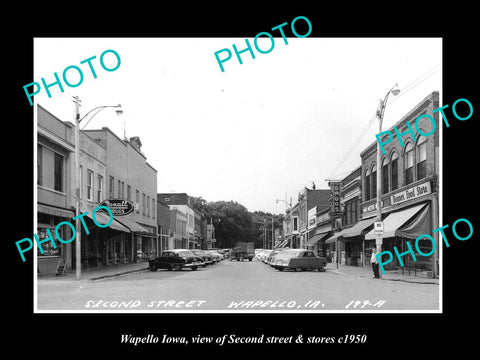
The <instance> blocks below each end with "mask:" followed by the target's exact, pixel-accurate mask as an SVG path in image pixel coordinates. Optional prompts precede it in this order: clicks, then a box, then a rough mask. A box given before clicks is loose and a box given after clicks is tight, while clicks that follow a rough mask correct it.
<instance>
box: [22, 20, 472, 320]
mask: <svg viewBox="0 0 480 360" xmlns="http://www.w3.org/2000/svg"><path fill="white" fill-rule="evenodd" d="M280 20H281V21H280ZM294 20H296V21H294V22H292V19H285V21H288V23H289V24H288V25H287V26H284V27H283V28H282V29H283V32H282V33H280V32H279V29H278V28H277V29H275V28H274V29H270V28H269V27H266V28H265V29H259V32H260V31H262V33H259V36H257V37H248V38H227V37H221V38H154V37H152V38H141V37H139V38H69V37H62V38H49V37H38V38H35V39H34V40H33V43H34V60H33V61H34V78H33V79H32V81H31V83H29V84H28V83H26V84H24V85H25V86H24V87H23V89H24V91H25V106H31V107H32V108H33V113H34V123H35V133H34V136H33V139H32V141H33V142H34V158H35V159H36V166H35V168H34V169H33V172H34V184H32V186H33V188H34V193H35V199H34V209H35V219H34V220H35V224H34V230H35V234H31V237H30V238H26V239H23V240H20V239H18V240H19V241H17V243H16V247H17V249H18V253H19V257H20V258H21V259H23V260H24V261H28V260H25V256H26V255H27V254H28V253H29V252H30V253H33V263H34V266H33V268H34V273H33V274H32V276H33V278H34V312H35V313H69V312H72V313H78V312H86V313H142V312H143V313H145V312H146V313H149V312H152V313H237V312H245V313H356V312H371V313H377V312H378V313H403V312H406V313H416V312H419V313H441V312H442V310H443V306H442V305H443V304H442V279H443V262H442V251H445V250H444V249H443V243H444V240H443V238H442V233H441V231H438V229H439V228H440V227H441V226H442V225H444V224H443V219H442V195H441V194H442V182H441V178H442V165H443V164H442V132H445V131H450V130H449V129H444V128H443V126H442V124H443V123H444V121H445V120H444V116H446V117H448V119H449V121H450V123H452V124H453V123H454V122H455V121H456V118H457V119H460V120H462V117H463V118H466V117H467V116H468V115H469V103H468V100H467V101H465V100H459V101H458V102H457V103H451V104H449V106H448V107H444V106H445V105H446V104H444V103H443V101H442V51H443V49H442V39H441V38H437V37H425V38H422V37H420V38H412V37H410V38H401V37H395V38H393V37H392V38H390V37H378V38H376V37H365V38H361V37H359V38H344V37H335V38H318V37H311V36H309V32H308V30H309V26H308V24H309V22H308V21H307V20H308V19H307V20H305V18H302V17H299V18H295V19H294ZM282 21H283V19H279V23H281V22H282ZM292 23H293V24H294V26H293V25H292V26H291V24H292ZM310 25H311V24H310ZM282 34H284V36H283V35H282ZM442 107H444V108H443V109H442ZM439 109H440V110H439ZM450 226H451V227H452V226H453V224H450ZM455 226H457V229H458V234H459V236H460V237H466V236H467V235H468V226H467V225H466V224H463V223H461V222H460V223H458V224H455ZM454 229H455V228H454ZM450 234H451V232H450V233H449V236H451V237H452V238H453V235H450ZM455 234H456V233H455ZM447 251H448V250H447Z"/></svg>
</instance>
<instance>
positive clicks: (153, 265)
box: [148, 249, 203, 271]
mask: <svg viewBox="0 0 480 360" xmlns="http://www.w3.org/2000/svg"><path fill="white" fill-rule="evenodd" d="M148 263H149V265H150V271H157V269H167V270H182V269H183V268H187V269H192V270H194V271H195V270H197V268H198V267H199V266H203V261H202V259H201V258H200V257H197V256H195V254H193V253H192V251H190V250H186V249H175V250H167V251H164V252H163V253H162V255H161V256H160V257H157V258H155V259H151V260H149V261H148Z"/></svg>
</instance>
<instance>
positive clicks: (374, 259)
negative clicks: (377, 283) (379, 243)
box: [370, 249, 380, 279]
mask: <svg viewBox="0 0 480 360" xmlns="http://www.w3.org/2000/svg"><path fill="white" fill-rule="evenodd" d="M375 255H377V253H376V250H375V249H373V250H372V258H371V259H370V262H371V263H372V270H373V278H374V279H380V273H379V271H378V261H377V257H376V256H375Z"/></svg>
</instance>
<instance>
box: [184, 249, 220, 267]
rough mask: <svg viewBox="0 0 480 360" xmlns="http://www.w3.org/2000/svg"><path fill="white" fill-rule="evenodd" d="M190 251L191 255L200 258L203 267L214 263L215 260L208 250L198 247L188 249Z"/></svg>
mask: <svg viewBox="0 0 480 360" xmlns="http://www.w3.org/2000/svg"><path fill="white" fill-rule="evenodd" d="M190 251H191V252H192V253H193V255H195V256H197V257H199V258H201V259H202V261H203V263H204V265H203V267H205V266H207V265H211V264H214V263H215V261H214V260H213V255H212V254H210V253H209V252H208V251H205V250H199V249H193V250H190Z"/></svg>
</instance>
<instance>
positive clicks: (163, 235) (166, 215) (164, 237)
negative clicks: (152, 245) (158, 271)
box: [157, 199, 173, 255]
mask: <svg viewBox="0 0 480 360" xmlns="http://www.w3.org/2000/svg"><path fill="white" fill-rule="evenodd" d="M157 225H158V229H157V235H158V249H159V255H160V254H161V253H162V252H163V251H164V250H168V249H173V244H171V243H170V207H169V206H168V205H167V204H165V203H163V202H161V201H160V200H158V199H157Z"/></svg>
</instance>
